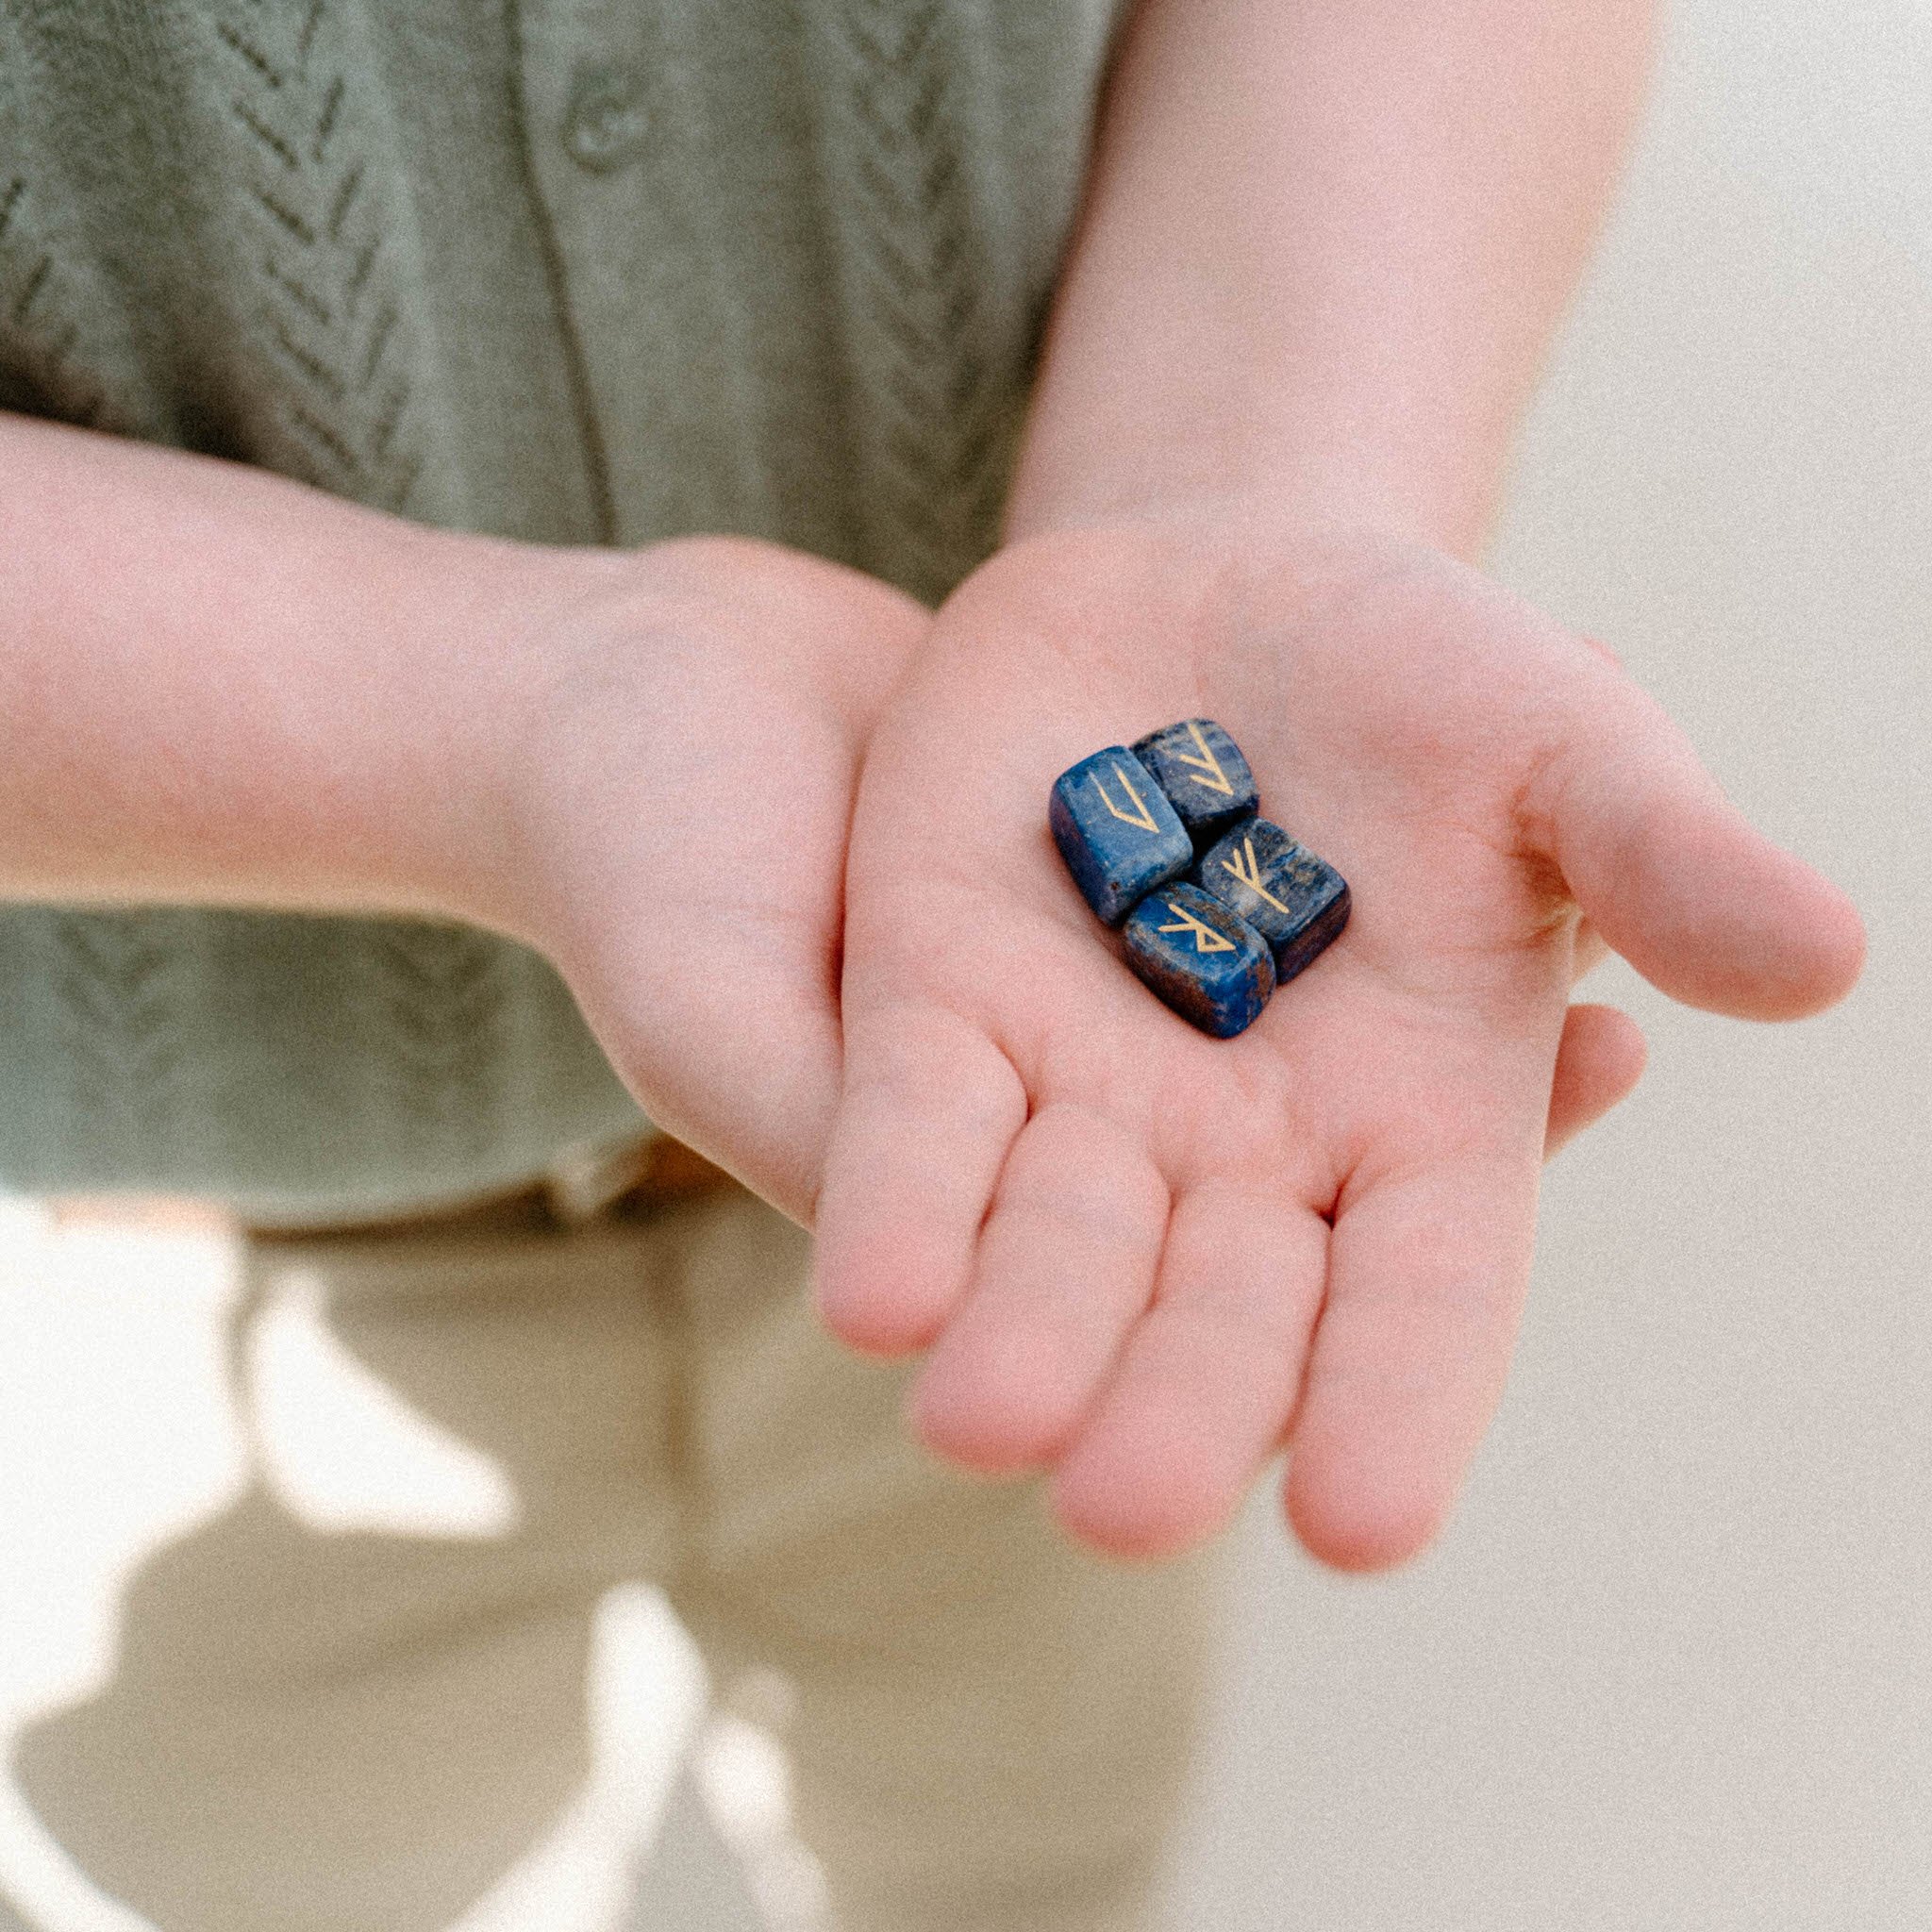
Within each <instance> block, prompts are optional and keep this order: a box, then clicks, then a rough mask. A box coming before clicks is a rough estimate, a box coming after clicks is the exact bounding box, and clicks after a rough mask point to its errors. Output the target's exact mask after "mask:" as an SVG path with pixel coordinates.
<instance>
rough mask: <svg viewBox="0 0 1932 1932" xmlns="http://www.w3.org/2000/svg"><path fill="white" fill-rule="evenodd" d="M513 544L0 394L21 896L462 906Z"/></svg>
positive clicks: (6, 818)
mask: <svg viewBox="0 0 1932 1932" xmlns="http://www.w3.org/2000/svg"><path fill="white" fill-rule="evenodd" d="M507 550H508V546H497V545H492V544H491V543H489V542H486V541H481V540H475V539H470V538H463V537H455V536H449V535H445V534H442V533H439V532H434V531H428V530H425V529H422V528H420V527H418V526H415V525H408V524H404V523H401V522H399V521H397V520H395V519H393V518H389V517H384V516H381V515H378V514H376V513H375V512H373V511H368V510H364V509H361V508H357V507H355V506H353V505H349V504H345V503H341V502H339V501H337V500H335V499H333V498H330V497H327V496H325V495H322V494H320V493H318V492H316V491H310V490H308V489H305V488H303V487H301V486H300V485H297V484H293V483H291V482H288V481H286V480H285V479H283V478H280V477H277V476H274V475H268V474H266V473H263V472H258V471H253V470H248V469H245V468H242V466H240V465H236V464H229V463H218V462H212V461H208V460H205V459H202V458H193V457H188V456H184V455H181V454H178V453H175V452H172V451H164V450H158V449H154V448H150V447H146V446H143V445H141V444H136V443H131V442H126V441H118V440H114V439H110V438H107V437H100V436H92V435H88V434H85V433H82V432H79V431H75V430H70V429H66V428H60V427H56V426H51V425H43V424H39V423H34V422H30V421H27V420H25V419H22V418H19V417H11V416H4V415H0V898H4V899H16V900H18V899H36V900H57V901H66V902H88V901H142V902H149V903H156V902H177V903H206V904H227V905H238V906H262V907H282V908H307V909H314V910H339V911H399V912H420V913H449V912H451V911H453V910H455V909H456V908H457V907H458V904H460V903H461V902H462V901H463V900H464V898H465V896H466V893H467V891H468V886H469V872H470V870H471V869H472V868H471V866H470V861H469V860H468V859H467V858H458V853H464V854H474V853H475V850H476V849H477V843H478V840H479V837H480V838H485V839H487V836H488V830H489V828H488V825H487V823H485V822H482V819H481V818H479V814H482V815H485V816H487V807H488V792H487V787H485V786H483V785H481V784H479V783H476V782H474V781H475V780H478V779H480V777H481V775H482V774H480V773H479V772H478V770H477V762H478V760H479V758H482V757H483V755H484V754H483V752H482V750H481V748H480V747H481V741H480V739H479V737H478V735H477V729H476V724H477V721H478V720H480V719H482V718H483V717H485V716H486V715H488V714H489V713H490V712H491V709H492V707H491V704H490V702H489V699H488V696H487V694H486V693H483V692H481V691H479V692H478V693H477V694H476V701H475V703H467V702H465V699H464V691H463V687H464V680H465V678H466V677H468V676H472V675H474V676H475V677H476V678H478V679H479V681H480V680H483V679H486V678H487V677H488V676H489V675H491V672H490V669H489V667H488V666H487V665H486V664H485V663H484V662H483V661H482V659H481V657H480V654H478V653H477V652H476V651H475V649H474V648H473V647H474V643H475V640H476V639H477V638H478V637H479V636H480V635H483V634H485V632H486V631H487V627H488V622H489V618H490V614H491V596H492V591H493V589H495V588H497V586H496V583H495V573H496V572H497V571H498V569H499V559H500V558H502V557H503V556H504V555H505V554H506V553H507Z"/></svg>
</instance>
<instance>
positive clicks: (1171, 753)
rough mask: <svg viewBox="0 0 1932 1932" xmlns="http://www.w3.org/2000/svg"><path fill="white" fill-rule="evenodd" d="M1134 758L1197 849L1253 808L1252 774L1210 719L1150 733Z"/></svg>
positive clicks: (1186, 721)
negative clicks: (1147, 772)
mask: <svg viewBox="0 0 1932 1932" xmlns="http://www.w3.org/2000/svg"><path fill="white" fill-rule="evenodd" d="M1134 756H1135V757H1136V758H1139V759H1140V760H1141V763H1142V764H1143V765H1145V766H1146V767H1147V769H1148V770H1149V771H1150V772H1152V773H1153V774H1154V782H1155V783H1156V784H1157V785H1158V786H1159V787H1160V789H1161V791H1163V792H1165V793H1166V794H1167V802H1168V803H1169V804H1170V805H1171V806H1173V807H1174V811H1175V813H1176V815H1177V816H1178V817H1179V819H1180V822H1181V824H1184V825H1185V826H1187V828H1188V835H1189V837H1190V838H1191V839H1192V840H1193V841H1194V847H1195V850H1196V851H1198V850H1200V848H1201V847H1202V846H1204V845H1206V844H1209V843H1211V842H1212V841H1214V840H1215V839H1216V838H1217V837H1219V836H1220V834H1221V833H1223V832H1224V831H1225V830H1226V829H1227V828H1228V826H1230V825H1231V824H1235V823H1236V822H1237V821H1238V820H1241V819H1244V818H1247V817H1249V816H1250V815H1251V814H1252V813H1253V812H1254V811H1255V810H1256V809H1257V798H1256V793H1255V774H1254V773H1252V772H1251V771H1249V769H1248V761H1247V759H1246V758H1243V757H1242V756H1241V746H1240V745H1238V744H1237V743H1236V742H1235V741H1234V740H1233V739H1231V738H1230V737H1229V736H1228V735H1227V733H1226V732H1225V731H1224V730H1223V729H1222V728H1221V726H1220V725H1219V724H1216V723H1215V722H1214V720H1213V719H1212V718H1184V719H1182V721H1181V722H1180V723H1179V724H1170V725H1168V726H1167V727H1166V729H1165V730H1162V731H1150V732H1149V733H1148V734H1147V736H1146V737H1145V738H1143V739H1141V740H1140V741H1137V742H1136V744H1135V746H1134Z"/></svg>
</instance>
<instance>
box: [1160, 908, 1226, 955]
mask: <svg viewBox="0 0 1932 1932" xmlns="http://www.w3.org/2000/svg"><path fill="white" fill-rule="evenodd" d="M1167 909H1168V910H1169V911H1170V912H1172V913H1173V914H1174V917H1175V918H1176V919H1178V920H1179V921H1180V924H1178V925H1158V926H1156V927H1155V928H1154V929H1155V931H1156V932H1191V933H1192V934H1193V935H1194V950H1195V952H1197V953H1231V952H1233V951H1234V941H1232V940H1224V939H1223V938H1222V936H1221V935H1220V934H1219V933H1218V932H1216V931H1215V930H1214V928H1213V927H1212V926H1211V925H1204V924H1202V923H1201V921H1200V920H1198V919H1196V918H1195V917H1194V915H1193V914H1192V913H1191V912H1188V911H1184V910H1183V909H1182V908H1180V907H1178V906H1176V905H1175V904H1174V901H1173V900H1172V899H1170V900H1169V901H1168V902H1167Z"/></svg>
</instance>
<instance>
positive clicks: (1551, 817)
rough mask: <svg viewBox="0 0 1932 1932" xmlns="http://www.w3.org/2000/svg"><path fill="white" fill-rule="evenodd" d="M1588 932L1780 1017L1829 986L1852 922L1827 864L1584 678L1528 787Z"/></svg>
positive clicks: (1742, 1005)
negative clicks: (1781, 836)
mask: <svg viewBox="0 0 1932 1932" xmlns="http://www.w3.org/2000/svg"><path fill="white" fill-rule="evenodd" d="M1530 816H1531V818H1532V821H1533V822H1540V829H1541V836H1542V839H1543V841H1544V842H1545V844H1546V846H1547V849H1548V850H1549V851H1550V853H1551V854H1552V856H1553V857H1554V858H1556V860H1557V865H1558V866H1559V867H1560V869H1561V871H1562V874H1563V876H1564V878H1565V880H1566V881H1567V882H1568V885H1569V888H1570V891H1572V893H1573V894H1574V897H1575V899H1576V901H1577V903H1578V904H1579V905H1580V906H1581V907H1582V908H1583V910H1584V912H1585V913H1586V914H1587V915H1588V916H1589V918H1590V919H1591V922H1592V923H1593V924H1595V926H1596V927H1597V929H1598V930H1599V931H1600V932H1601V933H1602V935H1603V937H1604V938H1605V939H1606V940H1607V941H1608V942H1609V943H1610V945H1611V946H1613V947H1614V948H1615V949H1616V950H1617V951H1618V952H1619V953H1621V954H1623V956H1624V958H1626V959H1628V960H1629V961H1630V963H1631V964H1632V965H1633V966H1635V967H1636V968H1637V970H1638V971H1639V972H1640V973H1641V974H1643V976H1644V977H1645V978H1646V979H1648V980H1650V981H1651V982H1652V983H1653V984H1654V985H1656V986H1657V987H1659V988H1660V989H1661V990H1662V991H1665V992H1667V993H1669V994H1670V995H1671V996H1672V997H1673V998H1674V999H1679V1000H1683V1001H1684V1002H1686V1003H1687V1004H1688V1005H1690V1006H1693V1007H1703V1008H1707V1009H1709V1010H1710V1011H1713V1012H1720V1013H1732V1014H1736V1015H1737V1016H1739V1017H1740V1018H1741V1019H1750V1020H1790V1019H1797V1018H1799V1017H1801V1016H1802V1015H1804V1014H1807V1013H1812V1012H1816V1011H1818V1010H1819V1009H1820V1008H1824V1007H1827V1006H1829V1005H1830V1004H1831V1003H1832V1002H1833V1001H1834V1000H1837V999H1840V998H1841V997H1842V996H1843V995H1844V994H1845V993H1846V992H1847V991H1849V990H1850V988H1851V986H1852V982H1853V981H1854V980H1855V979H1857V976H1858V971H1859V968H1860V966H1861V965H1862V963H1863V960H1864V949H1865V938H1864V928H1863V926H1862V925H1861V924H1860V923H1859V920H1858V915H1857V911H1856V910H1855V909H1854V908H1853V906H1852V904H1851V902H1850V900H1848V899H1847V898H1846V897H1845V895H1844V894H1843V893H1842V892H1840V891H1839V890H1838V888H1837V887H1836V886H1834V885H1832V884H1831V883H1830V882H1829V881H1828V880H1827V879H1825V878H1824V877H1822V876H1821V875H1820V874H1818V873H1816V872H1814V871H1812V869H1811V868H1810V867H1809V866H1807V865H1806V864H1805V863H1804V862H1803V861H1802V860H1800V859H1797V858H1793V857H1792V856H1791V855H1790V853H1788V852H1784V851H1781V850H1780V849H1779V848H1778V847H1777V846H1775V845H1774V844H1773V843H1772V842H1771V841H1769V840H1768V839H1766V838H1764V837H1763V836H1762V835H1761V834H1759V833H1758V832H1757V831H1756V830H1755V829H1754V828H1753V827H1752V825H1751V824H1750V823H1749V822H1748V821H1747V820H1746V819H1745V818H1744V816H1743V815H1742V813H1740V811H1739V810H1738V809H1737V808H1736V807H1735V806H1733V805H1732V804H1731V803H1730V802H1729V801H1728V800H1727V799H1726V798H1725V797H1724V793H1723V792H1722V791H1720V790H1719V788H1718V785H1717V781H1716V780H1715V779H1714V778H1712V777H1711V775H1710V774H1709V773H1708V772H1707V771H1706V770H1705V769H1704V767H1703V765H1702V764H1700V763H1699V762H1698V759H1697V757H1696V754H1695V753H1694V752H1693V751H1692V750H1691V745H1690V742H1689V741H1688V740H1687V739H1686V738H1685V737H1684V735H1683V734H1682V732H1680V731H1679V730H1678V729H1677V728H1676V726H1675V725H1674V724H1672V723H1671V721H1670V719H1669V718H1668V717H1667V716H1666V715H1665V714H1664V712H1663V710H1662V708H1660V707H1659V706H1657V704H1655V703H1654V702H1652V701H1651V700H1650V699H1649V698H1647V697H1646V696H1644V694H1643V693H1642V692H1641V691H1638V690H1636V688H1635V687H1634V686H1631V685H1628V684H1626V683H1624V681H1623V680H1622V679H1614V680H1613V679H1610V678H1607V677H1606V678H1605V679H1604V680H1603V681H1601V682H1598V681H1596V680H1592V681H1591V686H1590V690H1589V691H1588V693H1587V695H1586V697H1585V699H1583V700H1582V701H1580V702H1579V703H1578V704H1577V705H1576V706H1575V707H1574V708H1573V710H1572V714H1571V715H1569V716H1567V717H1566V719H1565V721H1564V741H1563V744H1562V746H1561V748H1560V750H1559V751H1558V753H1557V757H1556V758H1554V759H1553V760H1552V761H1551V763H1550V765H1549V767H1548V770H1547V773H1546V774H1545V779H1544V781H1543V782H1542V783H1541V785H1540V786H1539V787H1538V789H1537V791H1536V793H1535V794H1534V795H1533V796H1532V799H1531V801H1530Z"/></svg>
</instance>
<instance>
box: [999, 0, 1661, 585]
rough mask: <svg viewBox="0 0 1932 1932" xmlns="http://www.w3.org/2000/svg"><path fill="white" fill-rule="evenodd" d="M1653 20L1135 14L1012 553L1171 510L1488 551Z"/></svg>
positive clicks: (1538, 4) (1630, 1)
mask: <svg viewBox="0 0 1932 1932" xmlns="http://www.w3.org/2000/svg"><path fill="white" fill-rule="evenodd" d="M1652 11H1653V8H1652V5H1651V0H1435V4H1423V0H1288V4H1256V0H1145V4H1144V5H1143V6H1142V7H1141V10H1140V12H1139V14H1138V15H1137V16H1136V18H1135V19H1134V21H1133V22H1132V23H1131V25H1130V27H1129V29H1128V37H1127V40H1126V42H1125V43H1124V47H1123V50H1122V58H1121V62H1120V65H1119V67H1118V69H1117V71H1116V73H1115V75H1114V77H1113V80H1112V82H1111V84H1110V86H1109V90H1108V105H1107V111H1106V115H1105V119H1104V123H1103V128H1102V136H1101V141H1100V145H1099V151H1098V154H1097V156H1096V159H1095V165H1094V170H1093V175H1092V177H1091V186H1090V190H1089V200H1088V205H1087V208H1086V210H1085V213H1084V215H1083V219H1082V223H1081V226H1080V231H1079V234H1078V236H1077V238H1076V241H1075V244H1074V253H1073V256H1072V258H1071V260H1070V264H1069V268H1068V272H1067V275H1066V276H1065V278H1064V280H1063V282H1062V286H1061V292H1060V296H1059V300H1058V308H1057V311H1056V315H1055V319H1054V324H1053V327H1052V330H1051V333H1050V337H1049V341H1048V347H1047V353H1046V358H1045V363H1044V367H1043V370H1042V375H1041V388H1040V391H1039V395H1038V398H1037V401H1036V404H1035V408H1034V413H1033V417H1032V421H1031V424H1030V425H1029V431H1028V435H1027V439H1026V443H1025V447H1024V454H1023V457H1022V460H1021V467H1020V474H1019V478H1018V482H1017V485H1016V488H1015V491H1014V493H1013V498H1012V502H1011V505H1010V508H1009V517H1008V526H1009V532H1010V534H1012V535H1014V536H1024V535H1026V534H1029V533H1030V532H1032V531H1035V530H1038V529H1041V528H1044V527H1049V526H1051V525H1056V524H1060V523H1067V522H1079V521H1084V520H1086V519H1088V518H1091V517H1092V516H1094V515H1096V514H1099V513H1103V512H1106V511H1109V510H1129V509H1135V508H1148V507H1152V506H1155V505H1158V503H1159V502H1162V501H1165V500H1169V499H1172V498H1174V497H1176V496H1184V495H1190V494H1205V495H1207V496H1209V497H1220V496H1224V495H1229V494H1233V495H1244V494H1253V495H1258V496H1260V497H1261V498H1262V499H1264V500H1265V501H1267V502H1268V503H1270V504H1271V505H1273V506H1274V507H1275V508H1278V509H1279V510H1281V511H1282V512H1284V513H1285V514H1286V515H1287V516H1289V517H1290V518H1296V517H1300V518H1305V519H1308V520H1314V521H1320V522H1324V523H1328V522H1336V521H1346V522H1364V523H1375V524H1381V525H1389V526H1395V527H1402V528H1406V529H1408V530H1410V531H1413V532H1415V533H1417V534H1420V535H1423V536H1425V537H1427V538H1428V539H1430V540H1431V541H1435V542H1437V543H1439V544H1441V545H1442V546H1443V547H1444V548H1446V549H1448V550H1450V551H1452V552H1454V553H1455V554H1457V555H1463V556H1467V555H1468V554H1469V553H1470V552H1471V551H1473V550H1474V548H1475V547H1476V545H1477V544H1478V542H1479V540H1480V538H1481V535H1482V533H1483V531H1484V528H1485V526H1486V525H1487V522H1488V519H1489V517H1490V514H1491V510H1492V509H1493V507H1494V503H1495V497H1496V492H1497V489H1498V484H1499V480H1500V476H1501V473H1502V466H1503V461H1504V458H1505V455H1506V450H1507V442H1508V439H1509V436H1510V434H1511V432H1512V430H1513V429H1514V427H1515V425H1516V422H1517V419H1518V416H1519V415H1520V413H1521V411H1522V408H1523V407H1524V403H1525V401H1526V400H1527V398H1528V395H1529V391H1530V388H1531V385H1532V383H1533V381H1534V379H1535V376H1536V374H1537V370H1538V366H1539V363H1540V361H1541V356H1542V354H1543V350H1544V347H1545V344H1546V342H1547V340H1548V338H1549V336H1550V333H1551V331H1552V329H1553V328H1554V326H1555V324H1556V322H1557V318H1558V316H1559V315H1560V313H1561V311H1562V308H1563V307H1564V304H1565V303H1566V301H1567V300H1568V298H1569V296H1570V293H1571V291H1572V289H1573V287H1574V283H1575V281H1576V278H1577V276H1578V275H1579V273H1580V271H1581V269H1582V266H1583V263H1584V259H1585V257H1586V254H1587V252H1588V249H1589V246H1590V243H1591V239H1592V238H1593V236H1594V234H1595V231H1596V228H1597V226H1598V224H1599V222H1600V219H1601V216H1602V213H1603V209H1604V206H1605V202H1606V198H1607V192H1608V189H1609V187H1610V184H1611V181H1612V179H1613V177H1614V175H1615V174H1616V171H1617V168H1618V164H1619V162H1620V160H1621V158H1622V156H1623V153H1624V147H1625V145H1626V142H1627V141H1628V138H1629V134H1630V130H1631V126H1632V124H1633V122H1634V120H1635V118H1636V113H1637V108H1638V106H1639V103H1640V100H1641V93H1642V89H1643V83H1644V79H1645V76H1646V73H1647V70H1648V64H1649V54H1650V42H1651V27H1652Z"/></svg>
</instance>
